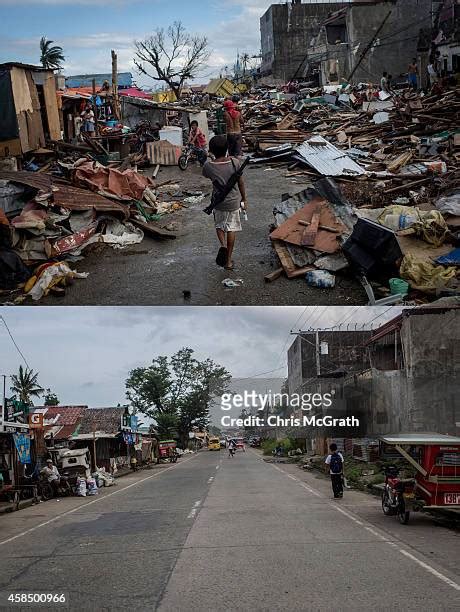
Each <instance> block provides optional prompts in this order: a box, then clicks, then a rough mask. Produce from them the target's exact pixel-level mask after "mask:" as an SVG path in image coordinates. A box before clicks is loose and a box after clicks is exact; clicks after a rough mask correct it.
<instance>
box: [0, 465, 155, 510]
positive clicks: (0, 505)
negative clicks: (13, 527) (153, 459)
mask: <svg viewBox="0 0 460 612" xmlns="http://www.w3.org/2000/svg"><path fill="white" fill-rule="evenodd" d="M161 467H162V465H161V464H160V465H157V464H151V465H150V466H146V467H143V468H139V470H138V471H137V472H133V471H132V470H131V469H130V468H127V469H123V470H119V472H117V474H116V475H115V484H114V485H113V486H116V484H117V480H118V479H119V478H126V476H129V475H131V476H135V475H136V474H139V475H140V474H142V473H143V472H144V471H147V472H149V471H151V470H152V469H154V468H155V469H156V468H161ZM113 486H112V487H102V488H100V489H99V492H98V495H103V494H104V492H105V491H113ZM64 499H86V498H85V497H77V496H75V495H73V496H71V497H66V498H52V499H50V500H48V501H49V502H51V503H52V502H53V501H59V502H61V501H63V500H64ZM44 503H46V502H44V501H39V502H38V503H36V501H35V499H34V498H32V497H31V498H30V499H21V500H20V501H18V502H0V515H1V514H9V513H11V512H17V511H18V510H23V509H24V508H29V507H30V506H38V505H41V504H44Z"/></svg>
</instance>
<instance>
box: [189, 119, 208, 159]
mask: <svg viewBox="0 0 460 612" xmlns="http://www.w3.org/2000/svg"><path fill="white" fill-rule="evenodd" d="M188 142H189V144H191V145H192V146H193V147H194V151H195V153H196V156H197V158H198V161H199V162H200V164H201V165H203V164H204V163H205V161H206V160H207V159H208V152H207V150H206V144H207V143H206V136H205V135H204V134H203V132H202V131H201V130H200V128H199V127H198V121H195V120H194V121H192V122H191V123H190V133H189V135H188Z"/></svg>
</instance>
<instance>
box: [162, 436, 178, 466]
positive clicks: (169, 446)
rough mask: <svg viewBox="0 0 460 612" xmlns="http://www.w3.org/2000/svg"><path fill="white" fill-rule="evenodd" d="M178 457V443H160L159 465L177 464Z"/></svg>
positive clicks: (165, 441)
mask: <svg viewBox="0 0 460 612" xmlns="http://www.w3.org/2000/svg"><path fill="white" fill-rule="evenodd" d="M178 457H179V455H178V453H177V451H176V442H175V441H174V440H160V442H158V457H157V463H161V461H169V462H170V463H176V461H177V459H178Z"/></svg>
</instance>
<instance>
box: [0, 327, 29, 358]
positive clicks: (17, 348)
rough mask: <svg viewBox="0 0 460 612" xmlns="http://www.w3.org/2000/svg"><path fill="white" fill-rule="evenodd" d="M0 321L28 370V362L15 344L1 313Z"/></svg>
mask: <svg viewBox="0 0 460 612" xmlns="http://www.w3.org/2000/svg"><path fill="white" fill-rule="evenodd" d="M0 321H2V323H3V325H4V326H5V327H6V331H7V332H8V335H9V336H10V338H11V341H12V342H13V344H14V346H15V347H16V350H17V351H18V353H19V354H20V355H21V357H22V360H23V361H24V363H25V364H26V366H27V369H28V370H30V367H29V364H28V363H27V359H26V358H25V357H24V354H23V353H22V351H21V349H20V348H19V346H18V345H17V343H16V340H15V339H14V337H13V334H12V333H11V331H10V328H9V327H8V324H7V322H6V321H5V318H4V317H3V316H2V315H0Z"/></svg>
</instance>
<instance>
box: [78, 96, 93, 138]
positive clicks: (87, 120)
mask: <svg viewBox="0 0 460 612" xmlns="http://www.w3.org/2000/svg"><path fill="white" fill-rule="evenodd" d="M80 116H81V118H82V122H83V123H82V126H81V131H82V132H85V133H86V134H88V136H91V138H94V136H95V135H96V132H95V125H96V119H95V116H94V111H93V109H92V106H91V104H89V103H88V104H87V105H86V108H85V110H84V111H83V112H82V113H81V115H80Z"/></svg>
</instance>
